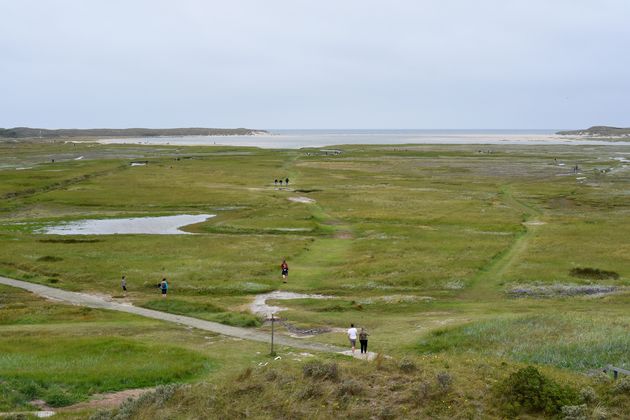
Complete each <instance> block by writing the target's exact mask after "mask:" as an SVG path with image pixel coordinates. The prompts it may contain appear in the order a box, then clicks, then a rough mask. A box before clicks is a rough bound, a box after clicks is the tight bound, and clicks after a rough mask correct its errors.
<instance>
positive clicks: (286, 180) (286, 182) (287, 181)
mask: <svg viewBox="0 0 630 420" xmlns="http://www.w3.org/2000/svg"><path fill="white" fill-rule="evenodd" d="M284 183H285V184H287V187H288V186H289V178H287V179H285V180H284Z"/></svg>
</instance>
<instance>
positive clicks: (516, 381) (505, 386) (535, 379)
mask: <svg viewBox="0 0 630 420" xmlns="http://www.w3.org/2000/svg"><path fill="white" fill-rule="evenodd" d="M496 391H497V393H498V396H499V399H500V401H501V404H502V406H503V408H504V409H505V411H506V412H507V413H508V414H509V415H513V416H516V415H518V414H521V413H545V414H547V415H558V414H560V412H561V410H562V407H563V406H570V405H576V404H577V403H578V402H579V400H580V398H579V395H578V394H577V392H575V391H574V390H573V389H571V388H569V387H566V386H562V385H560V384H558V383H556V382H555V381H553V380H552V379H549V378H547V377H546V376H544V375H543V374H542V373H540V372H539V371H538V369H536V368H535V367H533V366H528V367H526V368H523V369H520V370H518V371H516V372H514V373H512V374H511V375H510V376H508V377H507V378H506V379H505V380H504V381H502V382H500V383H499V384H498V385H497V388H496Z"/></svg>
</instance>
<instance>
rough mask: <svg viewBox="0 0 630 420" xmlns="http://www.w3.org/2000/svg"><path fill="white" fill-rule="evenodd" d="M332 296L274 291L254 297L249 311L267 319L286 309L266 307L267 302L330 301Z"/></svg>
mask: <svg viewBox="0 0 630 420" xmlns="http://www.w3.org/2000/svg"><path fill="white" fill-rule="evenodd" d="M331 298H332V296H324V295H309V294H304V293H294V292H283V291H280V290H276V291H273V292H270V293H263V294H260V295H256V297H254V301H253V302H252V303H251V304H250V305H249V310H250V311H251V312H252V313H253V314H256V315H260V316H264V317H269V316H271V314H275V313H277V312H280V311H285V310H287V309H288V308H283V307H281V306H273V305H267V300H272V299H275V300H291V299H331Z"/></svg>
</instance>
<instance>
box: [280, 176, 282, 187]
mask: <svg viewBox="0 0 630 420" xmlns="http://www.w3.org/2000/svg"><path fill="white" fill-rule="evenodd" d="M280 186H281V187H282V178H280Z"/></svg>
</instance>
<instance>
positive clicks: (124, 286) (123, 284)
mask: <svg viewBox="0 0 630 420" xmlns="http://www.w3.org/2000/svg"><path fill="white" fill-rule="evenodd" d="M120 287H121V288H122V290H123V293H124V294H125V295H126V294H127V277H125V276H122V280H120Z"/></svg>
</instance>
